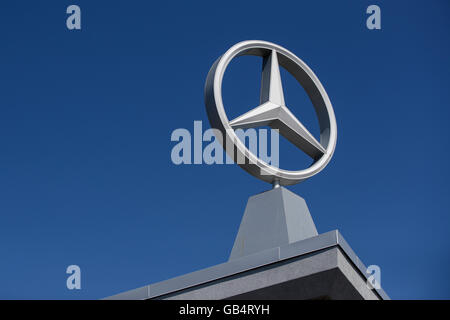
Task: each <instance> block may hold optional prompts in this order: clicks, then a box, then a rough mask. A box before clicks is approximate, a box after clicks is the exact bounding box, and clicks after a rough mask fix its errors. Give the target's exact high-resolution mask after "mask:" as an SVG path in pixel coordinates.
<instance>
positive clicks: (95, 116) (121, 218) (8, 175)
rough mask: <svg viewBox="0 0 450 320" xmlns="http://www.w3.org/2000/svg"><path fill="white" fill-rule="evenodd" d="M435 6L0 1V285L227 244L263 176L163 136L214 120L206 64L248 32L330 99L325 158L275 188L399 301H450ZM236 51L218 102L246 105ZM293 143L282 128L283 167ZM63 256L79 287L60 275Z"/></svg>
mask: <svg viewBox="0 0 450 320" xmlns="http://www.w3.org/2000/svg"><path fill="white" fill-rule="evenodd" d="M70 4H77V5H79V6H80V7H81V12H82V30H81V31H69V30H68V29H67V28H66V23H65V20H66V17H67V15H66V13H65V11H66V8H67V6H68V5H70ZM370 4H377V5H379V6H380V7H381V16H382V29H381V30H368V29H367V28H366V26H365V21H366V18H367V15H366V14H365V10H366V8H367V6H369V5H370ZM449 18H450V3H449V2H448V1H445V0H441V1H438V0H436V1H431V2H430V1H356V0H353V1H277V2H273V1H227V2H223V1H222V2H218V1H175V2H159V3H155V2H151V1H120V2H119V1H116V2H111V1H83V0H76V1H71V2H69V1H39V2H36V1H29V2H24V1H14V2H13V1H8V2H6V1H3V2H1V4H0V30H1V31H0V43H1V47H0V88H1V89H0V93H1V94H0V179H1V180H0V181H1V183H0V257H1V259H0V298H2V299H49V298H51V299H97V298H102V297H105V296H109V295H112V294H115V293H118V292H121V291H124V290H128V289H132V288H135V287H139V286H142V285H145V284H149V283H153V282H157V281H161V280H165V279H168V278H171V277H174V276H177V275H181V274H184V273H187V272H191V271H195V270H198V269H201V268H204V267H208V266H212V265H215V264H218V263H221V262H224V261H226V260H227V258H228V255H229V253H230V251H231V247H232V245H233V241H234V237H235V235H236V233H237V229H238V226H239V223H240V219H241V217H242V214H243V212H244V208H245V204H246V201H247V198H248V197H249V196H251V195H253V194H256V193H259V192H262V191H265V190H268V189H269V188H270V186H269V185H268V184H266V183H263V182H261V181H259V180H257V179H255V178H254V177H252V176H250V175H249V174H247V173H246V172H244V171H243V170H241V169H240V168H239V167H238V166H236V165H212V166H208V165H181V166H176V165H174V164H173V163H172V162H171V159H170V152H171V149H172V147H173V146H174V144H175V143H173V142H171V141H170V135H171V133H172V131H173V130H174V129H176V128H187V129H190V130H192V128H193V121H194V120H202V121H203V124H204V127H205V128H207V127H209V122H208V120H207V116H206V112H205V107H204V103H203V86H204V81H205V78H206V74H207V72H208V70H209V68H210V66H211V64H212V63H213V62H214V60H215V59H216V58H217V57H218V56H220V55H221V54H222V53H224V52H225V51H226V50H227V49H228V48H229V47H230V46H232V45H233V44H235V43H236V42H239V41H242V40H247V39H261V40H267V41H272V42H275V43H277V44H280V45H282V46H284V47H285V48H287V49H288V50H290V51H292V52H294V53H295V54H296V55H297V56H299V57H300V58H301V59H303V60H304V61H305V62H306V63H307V64H308V65H309V66H310V67H311V68H312V69H313V70H314V72H315V73H316V75H317V76H318V77H319V79H320V80H321V82H322V84H323V85H324V86H325V88H326V90H327V92H328V95H329V96H330V99H331V101H332V103H333V107H334V110H335V113H336V117H337V124H338V144H337V148H336V152H335V154H334V157H333V159H332V160H331V162H330V164H329V165H328V166H327V167H326V169H325V170H324V171H322V172H321V173H320V174H318V175H316V176H315V177H313V178H312V179H310V180H308V181H306V182H304V183H301V184H298V185H295V186H292V187H289V189H290V190H292V191H293V192H295V193H297V194H299V195H300V196H302V197H303V198H305V200H306V201H307V203H308V205H309V208H310V211H311V214H312V216H313V218H314V221H315V223H316V226H317V228H318V231H319V233H322V232H327V231H330V230H334V229H339V230H340V231H341V232H342V234H343V235H344V237H345V238H346V239H347V241H348V242H349V243H350V245H351V246H352V248H353V249H354V250H355V252H356V253H357V254H358V255H359V257H360V258H361V259H362V260H363V262H364V263H365V264H366V265H370V264H376V265H379V266H380V267H381V273H382V274H381V283H382V286H383V287H384V289H385V291H386V292H387V293H388V294H389V295H390V296H391V297H392V298H394V299H411V298H412V299H428V298H438V299H442V298H447V299H448V298H450V283H449V281H448V280H447V276H448V270H450V254H449V252H450V250H449V249H450V237H449V234H448V227H449V224H450V215H449V213H450V209H449V208H450V201H449V199H450V198H449V192H450V182H449V181H450V170H449V167H448V159H449V156H450V152H449V148H448V146H449V143H450V134H449V131H448V121H449V118H450V110H449V106H450V91H449V88H450V76H449V74H450V60H449V58H448V57H449V56H450V37H449V30H450V19H449ZM247 58H248V57H244V58H242V59H238V60H239V61H236V63H234V62H233V64H232V65H230V71H229V72H228V73H227V74H226V76H225V83H224V100H225V102H226V104H227V106H229V109H230V114H233V113H234V112H235V113H237V114H239V113H240V112H241V110H247V109H248V108H249V107H254V106H255V105H256V104H257V103H258V90H259V76H260V75H259V73H258V72H259V68H260V65H259V63H260V62H259V61H258V60H257V59H256V58H248V59H247ZM255 59H256V60H255ZM253 71H254V72H253ZM284 75H285V76H283V81H285V82H284V83H283V84H284V86H285V97H286V102H287V103H288V104H289V106H290V108H291V109H292V110H296V112H297V111H298V112H299V114H304V117H305V118H304V121H305V123H307V124H309V126H310V127H311V131H313V132H314V130H315V129H314V128H315V127H314V126H315V125H316V126H317V124H316V123H315V122H314V121H315V118H314V112H313V110H312V107H311V105H308V103H309V104H310V102H309V101H308V100H307V99H306V96H305V94H304V92H302V90H301V88H300V87H298V85H296V84H295V83H294V82H293V81H292V79H290V78H289V76H287V75H286V74H285V73H284ZM299 89H300V90H299ZM283 155H284V156H283ZM298 156H299V158H297V154H296V153H295V152H293V153H291V152H289V146H288V145H287V144H283V143H282V144H281V152H280V157H281V159H280V161H281V162H280V163H281V166H282V167H283V166H285V167H286V168H289V169H293V168H298V163H301V159H302V158H301V155H298ZM71 264H76V265H79V266H80V267H81V271H82V289H81V290H68V289H67V288H66V277H67V275H66V273H65V270H66V267H67V266H68V265H71Z"/></svg>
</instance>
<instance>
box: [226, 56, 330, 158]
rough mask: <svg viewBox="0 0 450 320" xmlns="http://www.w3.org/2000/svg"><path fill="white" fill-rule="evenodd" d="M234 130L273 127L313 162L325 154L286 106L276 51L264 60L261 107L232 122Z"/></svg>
mask: <svg viewBox="0 0 450 320" xmlns="http://www.w3.org/2000/svg"><path fill="white" fill-rule="evenodd" d="M230 125H231V127H232V128H233V129H239V128H254V127H259V126H266V125H267V126H270V127H271V128H273V129H278V130H279V132H280V134H281V135H282V136H284V137H285V138H286V139H288V140H289V141H290V142H292V143H293V144H294V145H296V146H297V147H298V148H300V149H301V150H303V152H305V153H306V154H308V155H309V156H310V157H312V158H313V159H318V158H320V157H321V156H322V155H323V154H325V152H326V151H325V149H324V147H323V146H322V145H321V144H320V143H319V142H318V141H317V140H316V139H315V138H314V136H313V135H312V134H311V133H310V132H309V131H308V130H307V129H306V128H305V126H304V125H303V124H302V123H301V122H300V121H299V120H298V119H297V118H296V117H295V116H294V115H293V114H292V112H291V111H290V110H289V109H288V108H287V107H286V105H285V102H284V95H283V86H282V84H281V76H280V67H279V65H278V57H277V53H276V51H275V50H272V52H271V53H270V54H269V55H268V56H267V57H265V58H264V59H263V71H262V80H261V96H260V105H259V106H258V107H256V108H254V109H253V110H250V111H249V112H246V113H244V114H243V115H241V116H239V117H237V118H235V119H233V120H232V121H230Z"/></svg>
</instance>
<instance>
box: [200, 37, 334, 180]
mask: <svg viewBox="0 0 450 320" xmlns="http://www.w3.org/2000/svg"><path fill="white" fill-rule="evenodd" d="M242 55H254V56H260V57H262V58H263V64H262V80H261V95H260V105H259V106H258V107H256V108H254V109H253V110H250V111H249V112H247V113H245V114H243V115H241V116H239V117H237V118H235V119H233V120H231V121H229V120H228V118H227V115H226V113H225V109H224V105H223V101H222V79H223V75H224V72H225V69H226V68H227V66H228V64H229V63H230V61H231V60H232V59H233V58H235V57H237V56H242ZM279 65H281V66H282V67H284V68H285V69H286V70H287V71H288V72H289V73H291V74H292V76H294V77H295V79H297V81H298V82H299V83H300V84H301V85H302V86H303V88H304V89H305V91H306V92H307V94H308V96H309V98H310V99H311V101H312V103H313V105H314V108H315V111H316V114H317V117H318V119H319V127H320V142H319V141H317V140H316V138H314V136H313V135H312V134H311V133H310V132H309V131H308V130H307V129H306V128H305V126H304V125H303V124H302V123H301V122H300V121H299V120H298V119H297V118H296V117H295V116H294V115H293V114H292V112H291V111H290V110H289V109H288V108H287V107H286V104H285V102H284V95H283V87H282V82H281V77H280V68H279ZM205 104H206V111H207V113H208V118H209V121H210V123H211V127H213V128H216V129H219V130H220V131H221V132H222V134H223V136H224V137H225V139H224V140H223V141H222V145H223V146H224V148H225V150H226V151H227V152H228V154H229V155H230V157H232V158H233V159H234V160H235V161H236V159H240V158H239V157H241V159H242V158H245V159H246V161H245V163H239V162H238V164H239V165H240V166H241V167H242V168H243V169H244V170H246V171H247V172H249V173H250V174H252V175H253V176H255V177H257V178H259V179H261V180H263V181H266V182H269V183H273V184H280V185H292V184H295V183H298V182H301V181H304V180H306V179H308V178H309V177H311V176H313V175H315V174H316V173H318V172H320V171H321V170H322V169H323V168H324V167H325V166H326V165H327V164H328V162H329V161H330V159H331V157H332V155H333V152H334V149H335V147H336V140H337V127H336V118H335V116H334V111H333V107H332V105H331V102H330V99H329V98H328V95H327V93H326V92H325V89H324V88H323V86H322V84H321V83H320V81H319V79H318V78H317V77H316V75H315V74H314V73H313V72H312V70H311V69H310V68H309V67H308V66H307V65H306V64H305V63H304V62H303V61H302V60H300V59H299V58H298V57H297V56H295V55H294V54H293V53H291V52H290V51H288V50H286V49H284V48H283V47H280V46H278V45H276V44H273V43H270V42H266V41H258V40H252V41H243V42H240V43H238V44H236V45H234V46H233V47H231V48H230V49H229V50H228V51H227V52H225V54H224V55H223V56H221V57H220V58H219V59H218V60H217V61H216V62H215V63H214V64H213V66H212V67H211V70H210V71H209V73H208V77H207V79H206V85H205ZM258 126H270V127H271V128H274V129H278V130H279V132H280V134H281V135H282V136H284V137H285V138H286V139H288V140H289V141H290V142H291V143H293V144H294V145H295V146H297V147H298V148H300V149H301V150H302V151H303V152H305V153H306V154H307V155H309V156H310V157H311V158H312V159H313V163H312V165H311V166H310V167H309V168H306V169H303V170H298V171H290V170H283V169H280V168H276V167H274V166H271V165H269V164H267V163H266V162H264V161H262V160H261V159H259V158H258V157H257V156H256V155H255V154H253V153H252V152H250V150H248V149H247V148H246V146H245V144H244V143H243V142H242V141H241V140H240V139H239V138H238V137H237V135H236V133H235V132H234V130H235V129H238V128H253V127H258ZM230 143H231V144H234V148H233V150H231V152H230V150H228V149H229V148H226V146H227V145H230Z"/></svg>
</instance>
